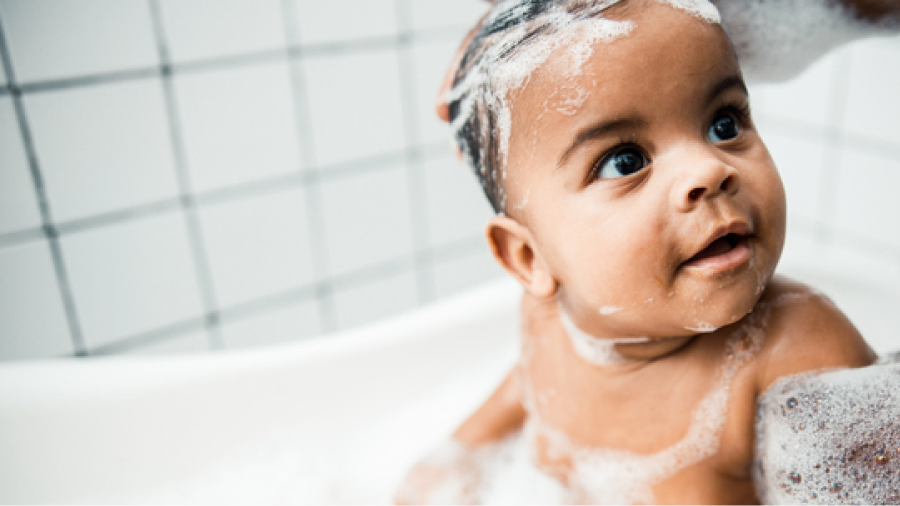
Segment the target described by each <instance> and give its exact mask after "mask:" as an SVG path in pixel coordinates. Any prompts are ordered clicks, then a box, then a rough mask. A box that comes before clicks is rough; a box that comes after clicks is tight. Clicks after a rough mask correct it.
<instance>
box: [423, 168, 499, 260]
mask: <svg viewBox="0 0 900 506" xmlns="http://www.w3.org/2000/svg"><path fill="white" fill-rule="evenodd" d="M425 192H426V198H427V200H428V225H429V226H428V229H429V235H430V237H431V245H432V246H433V247H438V246H440V245H443V244H447V243H452V242H454V241H459V240H461V239H470V238H475V237H481V236H483V235H484V227H485V225H486V224H487V222H488V220H489V219H490V218H491V216H493V214H494V212H493V210H491V206H490V204H489V203H488V200H487V197H485V196H484V192H483V191H482V190H481V185H480V184H478V178H477V177H475V174H474V173H473V172H472V170H471V169H470V168H469V167H468V166H467V165H466V164H464V163H463V162H461V161H459V160H457V159H455V158H449V157H448V158H442V159H437V160H429V161H428V162H426V163H425Z"/></svg>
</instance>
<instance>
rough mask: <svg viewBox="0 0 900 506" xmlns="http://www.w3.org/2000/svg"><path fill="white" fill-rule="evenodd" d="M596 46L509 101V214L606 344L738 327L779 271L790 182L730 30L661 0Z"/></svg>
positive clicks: (570, 303)
mask: <svg viewBox="0 0 900 506" xmlns="http://www.w3.org/2000/svg"><path fill="white" fill-rule="evenodd" d="M632 7H634V8H632V9H630V10H629V11H628V12H627V14H626V17H627V18H628V19H630V20H632V21H634V22H635V23H636V24H637V27H636V28H635V29H634V31H633V32H632V33H631V34H630V35H628V36H625V37H623V38H620V39H617V40H615V41H613V42H611V43H600V44H597V45H596V46H595V47H594V53H593V55H592V56H591V58H590V59H589V60H588V61H587V62H586V63H585V64H584V65H583V67H582V69H581V73H579V74H575V75H571V73H570V75H568V76H566V77H563V76H565V74H566V72H567V70H568V69H569V65H568V60H567V58H566V55H565V54H563V52H558V53H557V54H556V55H554V56H553V57H551V59H550V60H548V62H547V63H546V64H545V65H543V66H542V67H541V69H540V70H538V71H537V72H535V74H534V75H533V76H532V78H531V79H530V81H529V82H528V84H527V85H526V86H525V87H524V88H522V89H520V90H518V91H517V92H514V93H513V94H512V95H511V97H510V98H511V109H512V129H511V136H510V145H509V148H510V149H509V158H508V166H509V170H508V175H507V179H506V180H505V183H504V185H505V189H506V192H507V195H508V204H507V211H508V214H509V216H510V217H511V218H513V219H515V220H516V221H518V222H519V223H520V224H522V225H524V226H525V227H526V229H527V230H528V231H529V233H530V235H531V237H532V241H533V244H532V247H533V249H534V251H535V253H536V255H537V256H538V257H539V258H541V259H542V260H543V262H544V263H545V264H546V268H547V270H548V271H549V273H550V274H551V275H552V276H553V278H554V279H555V280H556V282H557V283H558V291H557V292H556V296H557V297H558V300H559V303H560V305H561V306H562V307H563V309H564V310H565V311H566V312H567V313H568V314H569V315H570V316H571V317H572V319H573V320H574V321H575V323H577V324H578V326H579V327H581V328H582V329H583V330H585V331H587V332H590V333H591V334H593V335H595V336H598V337H602V336H608V337H628V336H632V337H644V336H647V337H669V336H688V335H693V334H696V333H698V332H704V331H711V330H714V329H715V328H718V327H722V326H725V325H727V324H730V323H733V322H735V321H737V320H739V319H740V318H742V317H743V316H744V315H746V314H747V313H748V312H749V311H750V310H751V309H752V308H753V306H754V304H755V303H756V301H757V300H758V298H759V295H760V293H761V292H762V289H763V287H764V286H765V284H766V283H767V282H768V280H769V279H770V278H771V276H772V274H773V272H774V270H775V265H776V264H777V262H778V258H779V256H780V254H781V249H782V245H783V242H784V232H785V199H784V189H783V186H782V183H781V180H780V178H779V176H778V173H777V171H776V169H775V166H774V164H773V162H772V159H771V158H770V156H769V153H768V151H767V150H766V147H765V145H764V144H763V142H762V141H761V139H760V138H759V135H758V134H757V132H756V130H755V129H754V126H753V124H752V122H751V120H750V117H749V111H748V97H747V92H746V88H745V87H744V84H743V81H742V78H741V74H740V69H739V67H738V64H737V61H736V59H735V57H734V55H733V53H732V51H731V49H730V45H729V42H728V40H727V38H726V36H725V35H724V34H723V32H722V31H721V29H720V28H719V27H718V26H716V25H711V24H707V23H705V22H703V21H700V20H698V19H695V18H694V17H692V16H690V15H688V14H685V13H683V12H682V11H678V10H675V9H674V8H671V7H669V6H667V5H662V4H661V3H657V2H640V3H638V2H635V3H632Z"/></svg>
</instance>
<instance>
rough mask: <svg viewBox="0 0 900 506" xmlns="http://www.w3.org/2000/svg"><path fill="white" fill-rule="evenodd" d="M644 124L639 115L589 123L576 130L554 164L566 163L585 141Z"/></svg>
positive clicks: (640, 126)
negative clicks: (576, 132) (570, 141)
mask: <svg viewBox="0 0 900 506" xmlns="http://www.w3.org/2000/svg"><path fill="white" fill-rule="evenodd" d="M646 126H647V122H646V121H645V120H644V119H643V118H639V117H630V118H618V119H613V120H609V121H603V122H601V123H598V124H595V125H590V126H588V127H586V128H584V129H582V130H581V131H579V132H578V135H576V136H575V140H573V141H572V144H570V145H569V147H568V148H566V150H565V151H564V152H563V154H562V156H560V157H559V161H558V162H557V163H556V166H557V167H561V166H562V165H563V164H564V163H566V159H567V158H569V156H571V154H572V152H573V151H575V150H576V149H577V148H578V146H580V145H582V144H584V143H585V142H587V141H590V140H593V139H596V138H598V137H603V136H606V135H610V134H612V133H614V132H616V131H619V130H637V129H639V128H644V127H646Z"/></svg>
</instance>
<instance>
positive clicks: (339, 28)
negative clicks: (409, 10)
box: [296, 0, 397, 45]
mask: <svg viewBox="0 0 900 506" xmlns="http://www.w3.org/2000/svg"><path fill="white" fill-rule="evenodd" d="M296 12H297V25H298V29H299V31H300V41H301V43H303V44H307V45H309V44H323V43H333V42H342V41H348V40H358V39H369V38H375V37H390V36H392V35H396V33H397V8H396V6H395V5H394V0H329V1H327V2H322V1H319V0H297V7H296Z"/></svg>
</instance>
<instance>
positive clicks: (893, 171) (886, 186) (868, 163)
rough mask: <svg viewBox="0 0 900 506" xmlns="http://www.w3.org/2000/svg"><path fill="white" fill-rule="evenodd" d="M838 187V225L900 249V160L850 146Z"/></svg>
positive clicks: (843, 161) (842, 160)
mask: <svg viewBox="0 0 900 506" xmlns="http://www.w3.org/2000/svg"><path fill="white" fill-rule="evenodd" d="M838 188H839V190H838V192H839V193H838V201H837V226H838V228H840V229H842V230H845V231H847V232H852V233H854V234H856V235H859V236H863V237H866V238H868V239H871V240H873V241H876V242H878V243H881V244H886V245H890V246H893V247H898V248H900V220H898V218H900V199H898V198H897V188H900V160H897V159H892V158H886V157H882V156H878V155H873V154H871V153H869V152H863V151H856V150H851V149H847V150H845V151H844V153H843V156H842V157H841V172H840V179H839V185H838Z"/></svg>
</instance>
